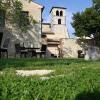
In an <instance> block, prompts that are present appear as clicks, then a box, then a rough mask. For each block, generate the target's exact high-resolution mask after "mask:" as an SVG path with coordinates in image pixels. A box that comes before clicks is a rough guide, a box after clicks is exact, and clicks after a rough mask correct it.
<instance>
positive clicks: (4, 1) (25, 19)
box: [0, 0, 36, 32]
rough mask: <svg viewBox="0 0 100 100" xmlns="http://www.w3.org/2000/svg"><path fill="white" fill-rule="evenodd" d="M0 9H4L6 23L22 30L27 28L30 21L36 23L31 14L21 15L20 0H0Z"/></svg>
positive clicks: (21, 6)
mask: <svg viewBox="0 0 100 100" xmlns="http://www.w3.org/2000/svg"><path fill="white" fill-rule="evenodd" d="M27 1H31V0H27ZM0 11H4V13H5V20H6V23H7V24H10V25H12V26H15V27H17V28H18V29H20V30H21V31H24V32H26V31H27V30H28V29H29V25H30V24H31V22H32V23H36V21H35V20H34V19H33V18H32V17H31V16H24V15H23V13H22V11H23V5H22V3H21V2H20V0H0Z"/></svg>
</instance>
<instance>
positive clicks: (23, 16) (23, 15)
mask: <svg viewBox="0 0 100 100" xmlns="http://www.w3.org/2000/svg"><path fill="white" fill-rule="evenodd" d="M20 20H21V23H22V24H23V25H24V26H27V25H28V24H29V12H28V11H22V12H21V19H20Z"/></svg>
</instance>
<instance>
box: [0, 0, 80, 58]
mask: <svg viewBox="0 0 100 100" xmlns="http://www.w3.org/2000/svg"><path fill="white" fill-rule="evenodd" d="M21 2H22V4H23V13H24V14H27V15H29V16H32V17H33V19H35V20H36V21H37V23H36V24H34V25H32V26H31V28H30V30H29V31H28V32H27V33H22V32H20V31H18V30H17V29H16V27H13V26H11V25H8V24H6V22H5V27H3V28H1V27H0V33H1V34H2V43H1V46H3V44H4V41H5V40H7V39H8V38H10V43H9V47H8V52H9V56H14V54H15V44H16V43H18V42H20V44H21V45H23V43H24V46H26V47H27V46H34V47H40V46H41V45H40V40H41V35H42V34H45V35H47V38H48V39H51V40H52V41H48V47H47V56H48V57H51V56H54V57H58V56H63V57H74V58H76V57H77V50H80V49H82V48H81V47H80V46H79V45H78V44H77V42H76V41H77V40H75V39H70V38H69V34H68V30H67V25H66V20H67V19H66V8H64V7H52V8H51V11H50V16H51V19H50V23H42V19H43V18H42V13H43V10H44V6H43V5H40V4H38V3H35V2H28V1H25V0H21ZM45 9H46V8H45ZM48 16H49V15H48Z"/></svg>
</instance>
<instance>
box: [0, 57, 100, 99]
mask: <svg viewBox="0 0 100 100" xmlns="http://www.w3.org/2000/svg"><path fill="white" fill-rule="evenodd" d="M18 69H24V70H34V69H50V70H55V72H53V73H51V74H49V75H45V77H49V79H47V80H42V79H41V78H40V76H29V77H26V76H24V77H22V76H18V75H16V74H15V70H18ZM0 71H1V72H4V74H0V100H100V61H84V60H82V59H0Z"/></svg>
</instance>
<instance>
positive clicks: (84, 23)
mask: <svg viewBox="0 0 100 100" xmlns="http://www.w3.org/2000/svg"><path fill="white" fill-rule="evenodd" d="M72 26H73V27H74V28H75V35H76V36H79V37H83V36H88V37H90V36H91V35H93V37H94V40H95V41H96V42H97V41H98V42H99V41H100V0H93V6H92V7H90V8H86V9H85V11H83V12H77V13H76V14H74V15H73V23H72Z"/></svg>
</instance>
